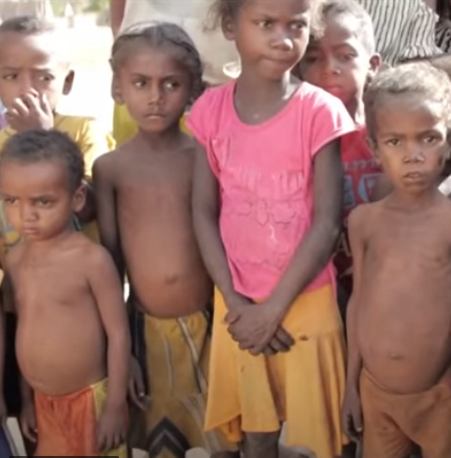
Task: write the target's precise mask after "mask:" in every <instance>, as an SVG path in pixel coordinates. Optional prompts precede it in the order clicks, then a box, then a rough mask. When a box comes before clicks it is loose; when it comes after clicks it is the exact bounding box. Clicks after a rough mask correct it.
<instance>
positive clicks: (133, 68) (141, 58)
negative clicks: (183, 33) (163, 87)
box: [122, 43, 187, 75]
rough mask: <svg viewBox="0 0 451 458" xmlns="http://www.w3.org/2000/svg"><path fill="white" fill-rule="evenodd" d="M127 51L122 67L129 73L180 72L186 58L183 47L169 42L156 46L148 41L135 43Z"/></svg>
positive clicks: (159, 73)
mask: <svg viewBox="0 0 451 458" xmlns="http://www.w3.org/2000/svg"><path fill="white" fill-rule="evenodd" d="M132 46H133V47H132V48H131V49H129V50H124V52H126V51H128V55H126V56H125V59H124V60H123V65H122V68H123V69H126V70H127V71H129V72H131V73H139V74H144V75H147V74H155V75H162V74H165V73H181V72H182V70H183V68H184V65H183V62H184V60H185V59H186V58H187V56H185V55H184V51H183V49H180V48H178V47H177V46H175V45H173V44H171V43H165V44H161V45H158V46H155V45H151V44H148V43H140V44H139V43H136V44H134V45H132Z"/></svg>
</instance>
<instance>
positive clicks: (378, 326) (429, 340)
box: [352, 195, 451, 394]
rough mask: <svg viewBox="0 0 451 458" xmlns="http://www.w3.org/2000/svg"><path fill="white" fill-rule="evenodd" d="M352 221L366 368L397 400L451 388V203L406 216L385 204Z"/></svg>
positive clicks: (438, 202) (359, 212)
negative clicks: (435, 388)
mask: <svg viewBox="0 0 451 458" xmlns="http://www.w3.org/2000/svg"><path fill="white" fill-rule="evenodd" d="M352 217H353V222H352V225H353V227H354V235H355V237H354V238H355V240H356V244H357V246H358V247H359V253H357V257H360V258H361V259H362V264H361V265H362V268H361V282H360V287H359V289H358V291H359V295H358V297H357V298H356V301H357V302H356V314H357V315H356V330H357V331H356V332H357V341H358V349H359V352H360V354H361V356H362V360H363V361H364V366H365V368H366V369H367V370H368V371H369V373H370V374H371V375H372V376H373V377H374V378H375V380H376V381H377V382H378V383H379V384H380V385H381V386H382V387H384V388H386V389H387V390H389V391H390V392H392V393H399V394H410V393H416V392H421V391H425V390H428V389H430V388H431V387H433V386H434V385H436V384H437V383H439V382H440V381H441V380H443V381H445V380H446V381H448V380H449V372H450V371H449V369H450V362H451V332H450V331H451V328H450V326H451V231H450V229H449V228H450V227H451V203H450V202H449V201H448V200H447V199H446V198H445V197H443V196H441V195H437V196H436V197H435V199H434V201H433V203H432V204H431V205H430V206H428V207H426V208H424V209H423V210H417V211H410V212H408V211H405V210H401V209H399V208H394V207H393V206H392V205H391V204H389V200H388V199H385V200H382V201H380V202H377V203H372V204H366V205H362V206H360V207H359V208H357V209H356V210H355V211H354V214H353V215H352Z"/></svg>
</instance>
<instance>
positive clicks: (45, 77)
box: [39, 75, 55, 83]
mask: <svg viewBox="0 0 451 458" xmlns="http://www.w3.org/2000/svg"><path fill="white" fill-rule="evenodd" d="M39 79H40V80H41V81H45V82H46V83H48V82H50V81H53V80H54V79H55V78H54V76H53V75H42V76H40V77H39Z"/></svg>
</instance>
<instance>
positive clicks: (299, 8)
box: [223, 0, 310, 80]
mask: <svg viewBox="0 0 451 458" xmlns="http://www.w3.org/2000/svg"><path fill="white" fill-rule="evenodd" d="M223 30H224V35H225V37H226V38H227V39H229V40H233V41H235V44H236V46H237V49H238V52H239V54H240V60H241V68H242V72H246V71H247V72H249V71H250V72H252V73H254V74H255V75H258V76H261V77H263V78H265V79H270V80H280V79H281V78H282V77H283V76H284V75H285V74H286V72H287V71H289V70H291V69H292V68H293V67H294V66H295V65H296V63H297V62H299V60H300V59H301V57H302V56H303V55H304V52H305V49H306V47H307V44H308V40H309V30H310V0H252V1H251V0H247V1H245V2H244V4H243V5H242V6H241V8H240V10H239V11H238V13H237V15H236V17H235V18H234V19H230V20H229V21H226V22H225V23H224V24H223Z"/></svg>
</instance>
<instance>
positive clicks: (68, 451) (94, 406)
mask: <svg viewBox="0 0 451 458" xmlns="http://www.w3.org/2000/svg"><path fill="white" fill-rule="evenodd" d="M106 394H107V381H106V380H103V381H101V382H99V383H96V384H95V385H92V386H90V387H88V388H85V389H82V390H80V391H77V392H76V393H71V394H68V395H64V396H46V395H44V394H41V393H35V409H36V422H37V429H38V444H37V450H36V453H35V456H100V454H99V452H98V451H97V447H96V439H97V438H96V431H97V419H98V417H99V413H100V412H101V409H102V406H103V404H104V402H105V400H106ZM101 455H102V456H116V457H118V458H126V457H127V450H126V446H125V445H123V446H121V447H120V448H119V449H117V450H113V451H110V452H109V453H108V454H105V453H102V454H101Z"/></svg>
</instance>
